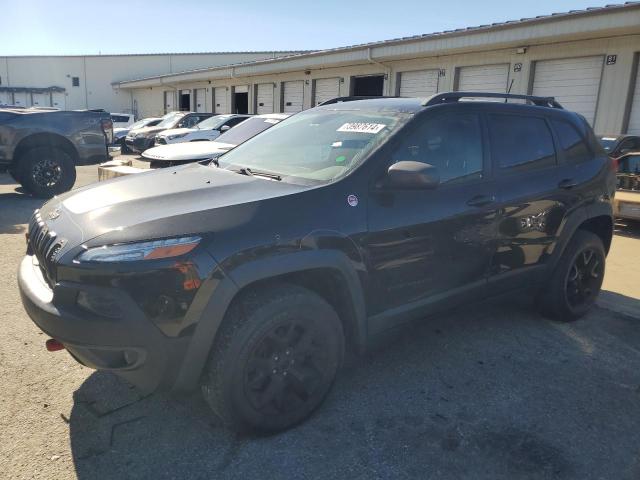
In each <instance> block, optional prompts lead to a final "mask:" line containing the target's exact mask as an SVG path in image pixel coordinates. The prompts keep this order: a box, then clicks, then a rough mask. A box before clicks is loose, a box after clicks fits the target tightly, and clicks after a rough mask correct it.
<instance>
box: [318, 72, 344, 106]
mask: <svg viewBox="0 0 640 480" xmlns="http://www.w3.org/2000/svg"><path fill="white" fill-rule="evenodd" d="M339 96H340V78H319V79H318V80H316V81H315V94H314V99H313V102H314V103H313V104H314V105H319V104H321V103H322V102H326V101H327V100H331V99H332V98H336V97H339Z"/></svg>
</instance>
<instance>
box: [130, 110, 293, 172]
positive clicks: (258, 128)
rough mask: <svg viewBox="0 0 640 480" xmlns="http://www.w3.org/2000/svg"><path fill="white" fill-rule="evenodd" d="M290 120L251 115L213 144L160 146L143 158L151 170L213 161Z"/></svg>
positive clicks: (270, 114) (143, 155) (190, 143)
mask: <svg viewBox="0 0 640 480" xmlns="http://www.w3.org/2000/svg"><path fill="white" fill-rule="evenodd" d="M220 116H222V115H220ZM289 116H290V115H289V114H286V113H268V114H264V115H254V116H252V117H250V118H248V119H245V120H244V121H243V122H242V123H241V124H240V125H238V126H237V127H235V128H233V129H232V130H230V131H228V132H225V133H224V134H222V135H220V136H219V137H218V138H217V139H216V140H214V141H212V142H187V143H185V142H182V143H174V144H171V145H159V146H156V147H153V148H150V149H149V150H145V151H144V152H143V154H142V157H143V158H144V159H145V160H148V161H150V162H151V165H150V166H151V168H162V167H171V166H174V165H181V164H183V163H192V162H198V161H201V160H207V159H211V158H215V157H218V156H220V155H222V154H223V153H225V152H228V151H229V150H231V149H232V148H235V147H236V146H238V145H240V144H241V143H243V142H245V141H247V140H249V139H250V138H252V137H255V136H256V135H258V134H259V133H261V132H263V131H265V130H266V129H268V128H270V127H273V126H274V125H275V124H277V123H280V122H281V121H282V120H284V119H285V118H288V117H289ZM245 117H246V115H245ZM213 118H217V117H213ZM213 118H212V119H211V120H213ZM202 123H204V122H202Z"/></svg>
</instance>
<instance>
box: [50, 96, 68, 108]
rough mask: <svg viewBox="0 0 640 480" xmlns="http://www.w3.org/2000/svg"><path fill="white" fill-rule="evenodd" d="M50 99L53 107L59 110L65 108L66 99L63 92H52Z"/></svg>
mask: <svg viewBox="0 0 640 480" xmlns="http://www.w3.org/2000/svg"><path fill="white" fill-rule="evenodd" d="M51 98H52V99H53V102H52V103H53V105H52V106H53V107H56V108H59V109H60V110H65V109H66V108H67V103H66V99H67V97H66V96H65V94H64V92H53V93H52V94H51Z"/></svg>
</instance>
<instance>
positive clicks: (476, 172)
mask: <svg viewBox="0 0 640 480" xmlns="http://www.w3.org/2000/svg"><path fill="white" fill-rule="evenodd" d="M407 160H408V161H417V162H424V163H428V164H430V165H433V166H434V167H436V168H437V169H438V173H439V174H440V183H448V182H461V181H466V180H473V179H478V178H482V170H483V153H482V128H481V126H480V118H479V116H478V115H477V114H475V113H462V114H458V113H456V114H453V113H452V114H446V115H437V116H432V117H429V118H427V119H426V120H425V121H424V122H423V123H422V125H420V126H419V127H418V128H416V129H415V130H414V131H413V132H411V133H410V134H409V135H408V136H407V137H406V138H405V139H404V140H403V141H402V142H401V144H400V146H399V147H398V148H397V149H396V150H395V151H394V153H393V154H392V163H397V162H401V161H407Z"/></svg>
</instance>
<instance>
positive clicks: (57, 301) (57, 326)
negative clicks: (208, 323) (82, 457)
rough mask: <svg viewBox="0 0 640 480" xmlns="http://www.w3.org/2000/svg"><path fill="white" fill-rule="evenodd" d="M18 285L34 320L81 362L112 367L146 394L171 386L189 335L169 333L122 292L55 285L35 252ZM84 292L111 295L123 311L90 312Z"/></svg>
mask: <svg viewBox="0 0 640 480" xmlns="http://www.w3.org/2000/svg"><path fill="white" fill-rule="evenodd" d="M18 286H19V289H20V296H21V298H22V304H23V305H24V308H25V310H26V311H27V313H28V314H29V317H31V319H32V320H33V322H34V323H35V324H36V325H37V326H38V327H39V328H40V329H41V330H42V331H43V332H45V333H46V334H47V335H49V336H51V337H52V338H55V339H56V340H59V341H60V342H62V343H63V344H64V345H65V347H66V349H67V351H68V352H69V353H70V354H71V355H72V356H73V357H74V358H75V359H76V360H77V361H79V362H80V363H82V364H84V365H86V366H88V367H90V368H95V369H99V370H109V371H113V372H114V373H116V374H118V375H119V376H121V377H123V378H124V379H125V380H127V381H128V382H130V383H132V384H133V385H135V386H136V387H137V388H138V389H139V390H140V391H141V392H143V393H150V392H152V391H154V390H157V389H165V388H170V387H171V386H172V384H173V381H174V379H175V375H176V371H177V368H178V367H179V366H180V363H181V360H182V358H183V357H184V353H185V351H186V346H187V344H188V342H189V340H190V338H191V337H190V336H185V337H176V338H170V337H167V336H165V335H164V334H163V333H162V332H161V331H160V330H159V329H158V328H157V327H156V326H155V325H154V324H152V323H151V322H150V321H149V320H148V319H147V318H146V317H145V315H144V313H143V312H142V311H141V310H140V308H139V307H138V305H137V304H136V303H135V302H134V301H133V300H132V299H131V298H130V297H129V296H128V295H127V294H126V293H125V292H124V291H121V290H118V289H115V288H106V287H96V286H88V285H84V284H77V283H72V282H60V283H58V284H56V285H55V287H54V289H53V290H52V289H50V288H49V286H48V285H47V283H46V282H45V280H44V278H43V277H42V273H41V271H40V269H39V267H38V265H37V260H35V258H34V257H33V256H31V255H27V256H25V257H24V258H23V260H22V262H21V263H20V267H19V271H18ZM80 291H85V292H89V293H93V294H100V295H105V296H108V297H110V298H113V299H114V301H116V302H117V304H118V305H119V307H120V309H121V311H122V312H123V314H122V315H121V316H120V317H119V318H108V317H103V316H100V315H96V314H92V313H89V312H88V311H86V310H84V309H82V308H81V307H79V306H78V305H77V303H76V299H77V297H78V293H79V292H80Z"/></svg>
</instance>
